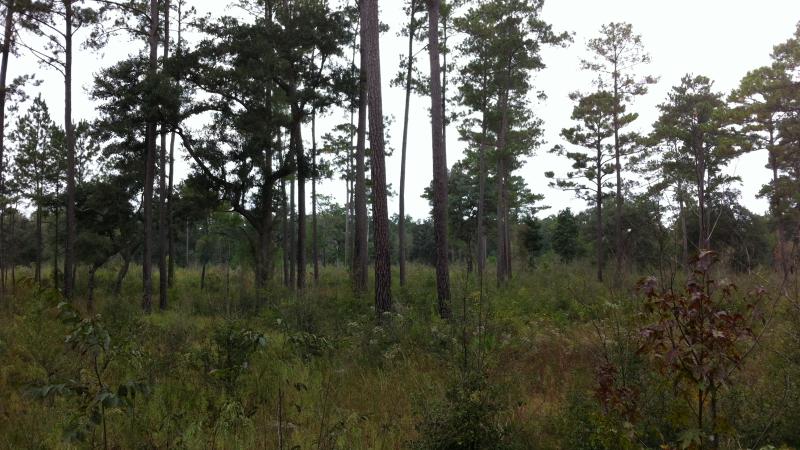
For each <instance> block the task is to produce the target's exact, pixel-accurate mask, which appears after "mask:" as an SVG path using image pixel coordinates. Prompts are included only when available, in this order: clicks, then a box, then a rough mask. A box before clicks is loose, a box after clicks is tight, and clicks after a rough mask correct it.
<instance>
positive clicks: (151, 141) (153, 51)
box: [142, 0, 158, 313]
mask: <svg viewBox="0 0 800 450" xmlns="http://www.w3.org/2000/svg"><path fill="white" fill-rule="evenodd" d="M149 40H150V61H149V73H148V76H150V77H155V76H156V73H157V71H158V1H157V0H150V36H149ZM152 106H153V105H148V107H149V108H152ZM153 115H154V112H153V111H149V113H148V116H149V117H148V121H147V136H146V137H147V152H146V155H145V175H144V194H143V198H142V210H143V216H144V217H143V220H144V237H143V239H144V241H143V243H142V288H143V293H142V309H144V311H145V312H146V313H150V311H151V310H152V308H153V280H152V276H153V271H152V256H153V250H152V243H153V181H154V178H155V165H156V151H157V148H156V121H155V119H154V118H153Z"/></svg>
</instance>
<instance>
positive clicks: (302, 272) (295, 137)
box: [290, 105, 308, 291]
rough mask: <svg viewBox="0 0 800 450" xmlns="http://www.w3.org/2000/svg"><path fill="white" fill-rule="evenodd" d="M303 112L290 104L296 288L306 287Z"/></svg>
mask: <svg viewBox="0 0 800 450" xmlns="http://www.w3.org/2000/svg"><path fill="white" fill-rule="evenodd" d="M302 121H303V113H302V111H301V110H300V109H299V108H298V107H297V106H296V105H292V122H293V123H292V134H291V136H290V140H291V144H290V146H291V147H292V148H293V150H294V157H295V164H297V222H296V223H297V240H296V241H295V245H296V247H295V254H296V255H295V258H296V259H295V261H296V262H297V289H298V290H301V291H302V290H303V289H305V287H306V174H307V172H308V170H306V158H305V151H304V149H303V138H302V134H301V127H302Z"/></svg>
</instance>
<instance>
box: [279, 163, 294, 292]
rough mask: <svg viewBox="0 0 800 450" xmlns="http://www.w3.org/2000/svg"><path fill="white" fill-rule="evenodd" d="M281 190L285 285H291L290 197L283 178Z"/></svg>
mask: <svg viewBox="0 0 800 450" xmlns="http://www.w3.org/2000/svg"><path fill="white" fill-rule="evenodd" d="M281 192H282V193H283V220H281V226H282V230H281V231H282V234H283V239H282V242H283V285H284V287H287V288H288V287H289V286H291V284H290V279H289V266H290V264H291V263H290V261H289V254H290V253H291V251H292V250H291V243H290V242H289V206H288V205H289V199H288V196H287V195H286V182H285V181H284V179H283V178H281Z"/></svg>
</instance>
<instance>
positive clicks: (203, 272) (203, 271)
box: [200, 260, 208, 291]
mask: <svg viewBox="0 0 800 450" xmlns="http://www.w3.org/2000/svg"><path fill="white" fill-rule="evenodd" d="M207 265H208V261H206V260H203V268H202V269H201V270H200V290H201V291H203V290H205V288H206V266H207Z"/></svg>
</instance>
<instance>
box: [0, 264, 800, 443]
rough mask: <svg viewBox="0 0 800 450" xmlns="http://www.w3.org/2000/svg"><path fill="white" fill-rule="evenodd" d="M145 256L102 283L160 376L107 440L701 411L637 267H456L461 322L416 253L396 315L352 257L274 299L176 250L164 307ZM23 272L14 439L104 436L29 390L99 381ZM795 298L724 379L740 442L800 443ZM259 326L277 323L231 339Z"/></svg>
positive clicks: (9, 329) (122, 354) (618, 426)
mask: <svg viewBox="0 0 800 450" xmlns="http://www.w3.org/2000/svg"><path fill="white" fill-rule="evenodd" d="M138 273H139V271H138V270H137V268H136V267H131V269H130V272H129V274H130V275H129V277H128V278H127V280H126V282H125V284H124V286H123V291H122V293H121V295H120V296H119V297H117V298H111V296H110V294H109V293H108V292H107V291H105V287H106V286H110V285H111V284H112V283H113V279H114V276H115V272H114V271H113V270H111V269H109V270H106V271H102V272H101V273H99V277H98V287H99V289H98V292H97V297H98V298H97V300H96V303H97V312H98V313H99V314H100V317H101V319H100V320H101V321H102V323H103V324H104V325H105V327H106V328H107V329H108V330H109V334H110V339H111V342H112V345H111V347H112V350H111V353H110V354H111V355H112V358H111V363H110V364H109V366H108V369H107V374H106V375H105V380H104V383H105V386H106V388H107V389H109V390H111V389H112V388H113V389H116V388H117V386H119V385H121V384H125V383H128V382H131V381H136V382H138V383H141V385H142V386H146V388H143V389H142V391H141V392H140V393H139V395H137V396H136V397H135V399H134V400H133V401H132V402H123V403H119V404H111V403H109V405H108V406H107V408H106V415H105V425H106V428H107V443H108V448H122V449H128V448H131V449H134V448H187V449H205V448H217V449H281V450H284V449H286V450H289V449H404V448H453V449H457V448H514V449H516V448H519V449H538V448H542V449H557V448H585V449H590V448H591V449H601V448H608V449H611V448H640V447H644V446H647V447H651V448H657V447H658V445H660V444H661V443H676V442H679V440H680V434H681V432H682V431H683V430H685V429H686V427H687V426H688V425H687V423H688V419H687V417H688V412H687V411H686V410H685V407H683V406H682V405H680V404H679V402H678V400H677V396H676V395H675V394H674V392H673V391H672V388H671V387H670V385H669V383H668V382H665V381H664V380H663V379H662V378H659V376H658V374H657V373H653V372H652V371H648V370H646V368H644V366H643V362H642V361H640V358H638V357H637V356H636V348H635V345H634V344H635V330H636V326H637V324H638V323H639V322H640V321H641V320H642V319H641V314H640V313H641V308H640V304H639V303H638V299H637V296H636V295H635V293H634V292H633V289H632V288H630V286H633V285H634V284H635V279H634V277H633V276H631V278H629V279H626V280H624V282H623V283H622V285H623V286H626V287H625V288H623V289H613V288H611V287H610V286H611V285H610V284H599V283H596V282H595V281H593V280H594V278H593V269H592V267H590V266H589V265H586V264H583V263H576V264H572V265H562V264H560V263H558V262H556V261H555V260H551V259H546V260H544V261H543V262H542V263H541V264H540V265H539V267H538V268H536V269H533V270H525V271H523V272H521V273H518V274H516V277H515V279H514V281H513V282H512V283H511V284H509V286H507V287H503V288H498V287H497V286H496V285H495V282H494V279H493V277H492V276H491V274H489V275H488V276H487V279H486V282H485V283H484V290H483V292H482V293H481V289H480V286H479V283H478V280H476V279H475V276H474V275H470V274H466V273H465V271H464V270H463V268H461V267H455V268H454V269H453V272H452V285H453V309H454V311H455V316H456V317H455V318H454V320H453V321H452V322H450V323H448V322H443V321H441V320H440V319H439V318H438V317H437V316H436V314H435V281H434V273H433V270H432V269H431V268H429V267H425V266H420V265H412V266H410V267H409V273H408V277H409V283H408V285H407V286H406V287H404V288H402V289H401V288H400V287H399V286H397V285H395V286H393V292H394V298H395V302H396V309H395V312H394V313H393V314H392V316H391V318H389V319H388V320H384V321H376V318H375V316H374V312H373V308H372V304H373V303H372V297H371V296H365V297H363V298H357V297H355V296H353V295H352V293H351V291H350V288H349V282H348V277H347V273H346V272H345V271H344V270H343V269H342V268H336V267H326V268H324V270H323V271H322V276H321V280H320V283H319V284H318V286H316V287H310V288H309V289H308V290H307V291H306V292H305V293H304V294H303V295H301V296H298V295H296V294H294V293H292V292H289V291H287V290H285V289H284V288H282V287H279V286H274V287H272V288H271V289H270V291H269V297H270V301H271V304H270V306H269V307H264V308H257V307H256V305H255V302H254V295H253V292H252V283H251V278H252V276H251V274H250V273H247V272H246V273H240V272H239V271H238V270H234V271H232V273H231V275H230V285H229V286H228V287H226V279H227V277H226V272H225V270H224V268H221V267H212V268H210V269H209V272H208V274H207V279H206V289H204V290H202V291H201V290H200V289H199V271H198V270H194V269H182V268H179V269H178V273H177V283H176V285H175V287H174V288H172V289H171V290H170V293H169V294H170V307H169V309H168V310H167V311H164V312H155V313H153V314H151V315H147V316H146V315H143V314H142V313H141V312H140V309H139V307H138V305H139V302H140V294H139V289H140V287H139V283H138V282H137V279H136V276H135V275H136V274H138ZM729 275H730V276H731V277H736V278H737V279H738V280H739V281H740V283H741V284H743V285H749V284H754V283H756V282H757V281H758V280H756V279H755V277H753V276H744V275H736V274H729ZM17 277H18V279H19V280H21V281H20V282H19V283H18V287H17V292H16V295H15V296H14V297H12V298H9V299H8V300H7V301H6V302H5V303H4V304H3V305H0V447H2V448H42V449H45V448H47V449H49V448H103V439H102V426H101V424H94V423H92V422H91V420H90V418H89V416H90V414H89V412H87V411H89V409H91V405H92V404H93V403H92V402H93V398H91V395H88V394H86V395H85V397H89V398H83V399H82V397H81V395H80V394H75V393H71V394H70V393H66V394H64V395H52V396H46V397H42V396H37V395H34V394H33V393H32V392H34V390H35V388H40V387H42V386H48V385H55V384H63V383H67V382H69V381H70V380H71V381H76V382H79V383H83V384H85V385H88V386H91V385H92V383H93V381H92V379H93V375H92V370H91V358H92V353H91V352H89V353H80V352H76V351H75V350H73V349H72V348H71V347H70V346H69V345H67V344H65V336H66V335H68V334H69V333H70V327H69V326H68V325H65V324H63V323H62V322H61V321H60V320H59V319H58V316H57V313H56V308H55V304H56V303H57V302H56V299H55V298H54V295H53V294H52V293H48V291H46V290H41V291H40V290H39V289H37V288H35V287H34V286H33V285H32V283H30V281H29V280H28V279H27V274H26V273H25V272H24V271H23V270H19V271H18V274H17ZM81 279H85V277H81V276H80V274H79V280H81ZM394 279H395V283H396V280H397V277H395V278H394ZM154 284H155V285H156V286H157V283H154ZM84 288H85V287H84V286H82V285H80V284H79V286H78V291H79V292H82V291H81V290H82V289H84ZM226 293H227V295H226ZM76 307H77V308H78V309H79V310H81V308H82V306H81V305H80V303H79V302H78V303H77V304H76ZM778 308H781V314H779V315H777V319H776V320H775V321H773V322H771V323H770V329H769V331H768V332H767V333H765V334H764V338H763V339H762V341H761V342H760V344H759V348H758V350H757V351H755V352H754V353H753V356H752V357H750V358H749V359H748V360H747V361H745V364H744V365H743V367H742V370H741V371H740V373H739V374H738V375H737V381H739V382H738V383H737V384H736V385H735V386H731V388H730V389H729V390H727V391H726V393H725V398H724V405H725V406H724V407H725V417H726V421H725V432H724V436H725V438H726V440H725V442H724V446H728V447H727V448H748V446H752V445H753V444H758V445H767V444H772V445H775V446H781V445H787V446H788V447H792V446H797V445H798V444H800V434H799V433H798V431H797V430H798V429H800V386H799V385H798V383H800V382H799V381H798V380H800V376H798V375H800V356H798V355H800V340H798V336H800V334H799V333H798V331H799V330H800V328H799V327H797V326H796V323H795V322H796V321H794V319H793V318H792V317H793V316H792V315H791V314H790V313H791V311H792V310H793V309H792V308H791V307H789V306H788V305H787V304H783V303H781V304H779V306H778ZM82 314H84V315H85V316H88V315H87V314H86V312H85V311H82ZM226 330H227V331H226ZM246 330H250V331H252V332H253V333H255V334H258V335H263V337H264V338H265V342H266V343H265V344H264V345H256V346H253V347H250V346H249V344H241V343H236V342H233V341H231V338H230V336H234V337H235V338H237V339H238V338H240V337H242V336H250V335H248V334H246ZM225 333H228V334H227V335H226V334H225ZM224 336H228V338H224ZM226 339H227V340H226ZM237 342H238V341H237ZM248 342H249V341H248ZM608 357H611V358H613V359H614V360H615V361H617V362H619V363H620V364H621V366H625V367H628V365H629V366H630V367H631V373H633V374H635V376H632V378H631V380H633V381H632V382H635V383H638V384H637V386H639V387H640V389H641V395H640V398H641V399H642V400H641V401H642V405H641V410H642V417H641V418H640V420H638V421H637V423H636V424H635V425H634V426H635V427H636V429H637V432H638V434H637V437H636V439H634V440H630V439H628V436H627V435H628V433H627V430H626V428H625V426H626V425H625V423H624V421H621V420H618V419H619V418H617V417H615V416H614V414H611V413H608V412H607V411H604V409H603V408H602V406H601V405H600V404H599V403H598V402H597V401H596V400H595V399H594V389H595V387H596V384H597V382H596V376H595V375H596V369H597V367H598V366H599V365H600V364H602V362H603V360H604V358H608ZM237 361H239V362H240V363H237ZM231 380H232V381H231ZM87 405H89V406H87ZM645 415H649V416H645ZM87 418H88V419H87ZM76 423H78V424H82V425H80V426H76ZM101 423H102V422H101ZM76 429H78V430H84V431H85V433H83V434H82V435H78V434H80V433H77V434H76ZM470 430H471V431H470ZM469 432H472V433H477V434H478V435H481V436H482V437H484V438H485V437H487V436H496V437H497V439H496V441H495V442H494V443H485V442H484V443H482V444H475V445H473V446H469V442H473V443H474V442H481V441H480V439H478V438H480V437H481V436H478V438H476V439H477V440H473V441H470V439H471V438H470V437H469V436H467V435H466V434H465V433H469ZM465 436H466V437H465ZM450 437H452V439H450ZM473 437H475V436H473ZM447 439H450V440H449V441H448V440H447ZM458 442H460V443H461V444H458ZM737 445H738V446H739V447H737Z"/></svg>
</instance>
